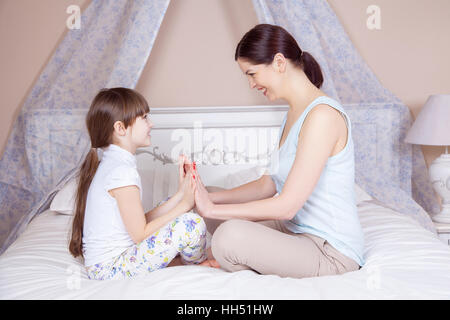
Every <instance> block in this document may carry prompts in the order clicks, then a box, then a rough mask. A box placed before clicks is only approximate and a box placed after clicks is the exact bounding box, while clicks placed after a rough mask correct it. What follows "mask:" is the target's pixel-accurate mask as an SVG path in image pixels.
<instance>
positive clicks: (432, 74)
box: [0, 0, 450, 165]
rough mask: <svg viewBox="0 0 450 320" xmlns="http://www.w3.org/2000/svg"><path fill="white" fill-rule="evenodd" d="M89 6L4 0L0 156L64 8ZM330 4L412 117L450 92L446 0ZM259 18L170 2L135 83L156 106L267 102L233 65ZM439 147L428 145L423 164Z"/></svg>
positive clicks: (247, 9)
mask: <svg viewBox="0 0 450 320" xmlns="http://www.w3.org/2000/svg"><path fill="white" fill-rule="evenodd" d="M89 3H90V0H40V1H34V0H2V1H0V41H1V48H2V49H1V50H0V70H2V72H1V73H0V93H1V97H2V102H1V105H0V108H1V117H0V151H1V154H3V150H4V147H5V144H6V141H7V137H8V135H9V133H10V131H11V129H12V125H13V123H14V120H15V118H16V117H17V115H18V112H19V110H20V107H21V106H22V104H23V102H24V100H25V98H26V96H27V95H28V93H29V91H30V90H31V88H32V86H33V83H34V82H35V80H36V79H37V77H38V75H39V74H40V72H41V71H42V69H43V68H44V66H45V65H46V63H47V62H48V59H49V58H50V57H51V55H52V53H53V51H54V50H55V48H56V47H57V45H58V43H59V42H60V41H61V39H62V38H63V36H64V34H65V33H66V31H67V29H66V24H65V22H66V19H67V17H68V14H67V13H66V8H67V7H68V6H69V5H71V4H75V5H79V6H80V7H81V9H82V10H83V9H84V8H86V7H87V6H88V5H89ZM328 3H329V4H330V5H331V7H332V8H333V9H334V10H335V12H336V14H337V16H338V17H339V19H340V21H341V23H342V24H343V26H344V28H345V30H346V31H347V32H348V34H349V36H350V38H351V40H352V41H353V43H354V45H355V46H356V48H357V49H358V50H359V52H360V53H361V55H362V56H363V58H364V59H365V60H366V62H367V63H368V65H369V66H370V67H371V69H372V70H373V71H374V72H375V74H376V75H377V77H378V78H379V79H380V81H381V82H382V83H383V84H384V86H385V87H387V88H388V89H389V90H391V91H392V92H393V93H394V94H396V95H397V96H398V97H399V98H400V99H401V100H402V101H403V102H404V103H405V104H406V105H407V106H408V107H409V108H410V110H411V112H412V113H413V116H414V117H415V116H416V115H417V114H418V112H419V111H420V109H421V107H422V105H423V103H424V102H425V101H426V99H427V98H428V96H429V95H430V94H435V93H450V77H448V72H445V71H446V70H450V60H449V59H448V57H449V56H450V41H448V30H450V20H449V19H448V12H450V1H448V0H433V1H426V0H395V1H392V0H376V1H372V0H328ZM372 4H375V5H377V6H379V7H380V10H381V29H380V30H369V29H368V28H367V26H366V20H367V18H368V16H369V15H368V14H366V9H367V7H368V6H369V5H372ZM257 23H258V21H257V18H256V14H255V12H254V10H253V5H252V2H251V0H214V1H211V0H172V1H171V2H170V5H169V8H168V10H167V14H166V17H165V19H164V20H163V23H162V26H161V29H160V32H159V34H158V37H157V39H156V42H155V45H154V48H153V51H152V53H151V55H150V57H149V60H148V63H147V66H146V68H145V69H144V71H143V74H142V77H141V79H140V81H139V83H138V85H137V89H138V90H140V91H141V92H142V93H143V94H144V95H145V97H146V98H147V99H148V101H149V103H150V105H151V106H153V107H169V106H206V105H265V104H269V103H268V101H267V100H266V99H265V97H264V96H263V95H262V94H261V93H257V92H256V91H255V90H253V91H251V90H249V87H248V83H247V80H246V78H245V77H244V76H243V75H242V73H241V71H240V69H239V67H238V66H237V64H236V63H235V62H234V50H235V46H236V44H237V42H238V41H239V40H240V38H241V37H242V35H243V34H244V33H245V32H246V31H247V30H249V29H250V28H251V27H253V26H254V25H255V24H257ZM300 45H301V44H300ZM180 53H182V54H180ZM275 104H283V101H277V102H275ZM443 150H444V149H443V148H442V147H423V151H424V155H425V160H426V162H427V164H428V165H429V163H431V161H432V160H434V159H435V158H436V157H437V156H439V155H440V154H441V153H442V152H443Z"/></svg>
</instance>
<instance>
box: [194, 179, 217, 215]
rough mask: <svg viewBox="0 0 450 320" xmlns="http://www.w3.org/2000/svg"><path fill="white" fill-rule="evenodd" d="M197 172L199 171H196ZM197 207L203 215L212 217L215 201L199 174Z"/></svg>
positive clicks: (198, 211) (196, 194)
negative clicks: (210, 196) (212, 199)
mask: <svg viewBox="0 0 450 320" xmlns="http://www.w3.org/2000/svg"><path fill="white" fill-rule="evenodd" d="M196 173H197V172H196ZM195 181H196V190H195V207H196V209H197V213H198V214H199V215H201V216H202V217H207V218H212V216H211V214H212V209H213V208H214V203H213V202H212V201H211V199H210V198H209V195H208V190H206V188H205V186H204V185H203V182H202V180H201V178H200V175H199V174H196V178H195Z"/></svg>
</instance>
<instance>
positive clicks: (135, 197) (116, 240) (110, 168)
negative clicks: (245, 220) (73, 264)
mask: <svg viewBox="0 0 450 320" xmlns="http://www.w3.org/2000/svg"><path fill="white" fill-rule="evenodd" d="M148 113H149V107H148V105H147V102H146V100H145V98H144V97H143V96H142V95H141V94H139V93H138V92H136V91H134V90H132V89H127V88H111V89H102V90H101V91H100V92H99V93H98V94H97V96H96V97H95V98H94V100H93V102H92V104H91V106H90V109H89V112H88V113H87V116H86V125H87V128H88V131H89V136H90V139H91V145H92V149H91V150H90V151H89V153H88V154H87V156H86V159H85V160H84V163H83V164H82V166H81V169H80V172H79V184H78V191H77V197H76V212H75V216H74V220H73V226H72V238H71V241H70V245H69V251H70V253H71V254H72V255H73V256H74V257H78V256H82V257H83V258H84V264H85V266H86V269H87V272H88V276H89V278H90V279H98V280H105V279H120V278H127V277H133V276H136V275H140V274H144V273H147V272H151V271H154V270H157V269H161V268H164V267H166V266H168V265H169V263H171V261H172V260H174V258H175V257H176V256H177V255H178V253H180V256H181V261H177V263H175V262H176V259H175V260H174V261H173V264H180V262H181V263H183V264H200V263H201V262H203V261H204V260H205V259H206V257H207V254H206V250H205V248H206V226H205V223H204V221H203V219H202V218H201V217H200V216H199V215H197V214H195V213H192V212H188V211H190V210H191V209H192V208H193V206H194V191H195V180H194V176H193V175H194V174H195V171H194V170H193V169H189V170H188V171H187V172H184V170H183V166H184V163H185V162H187V161H186V159H185V157H184V156H183V157H180V163H179V172H180V177H179V188H178V191H177V193H176V194H175V195H174V196H173V197H171V198H169V199H168V200H167V201H165V202H164V203H162V204H160V205H159V206H157V207H156V208H154V209H153V210H151V211H149V212H147V213H145V212H144V209H143V207H142V202H141V198H142V186H141V180H140V177H139V174H138V171H137V168H136V157H135V152H136V149H137V148H139V147H146V146H149V145H150V130H151V127H152V123H151V122H150V119H148V118H147V117H148V116H147V114H148ZM97 148H101V149H102V150H103V155H102V159H101V161H99V160H98V158H97V150H96V149H97ZM181 160H183V161H181ZM178 260H179V259H178ZM203 265H209V263H207V262H205V263H204V264H203Z"/></svg>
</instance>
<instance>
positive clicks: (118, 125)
mask: <svg viewBox="0 0 450 320" xmlns="http://www.w3.org/2000/svg"><path fill="white" fill-rule="evenodd" d="M113 127H114V132H115V133H116V134H118V135H119V136H124V135H126V133H127V129H125V125H124V124H123V122H122V121H116V122H114V125H113Z"/></svg>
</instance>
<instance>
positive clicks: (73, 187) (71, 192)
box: [50, 178, 78, 215]
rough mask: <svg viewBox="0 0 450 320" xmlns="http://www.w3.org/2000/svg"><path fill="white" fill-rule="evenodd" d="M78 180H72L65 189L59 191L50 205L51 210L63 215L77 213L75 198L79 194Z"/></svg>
mask: <svg viewBox="0 0 450 320" xmlns="http://www.w3.org/2000/svg"><path fill="white" fill-rule="evenodd" d="M77 187H78V180H77V178H72V179H70V180H69V181H68V182H67V183H66V184H65V185H64V187H63V188H62V189H61V190H59V191H58V192H57V193H56V195H55V197H54V198H53V200H52V203H50V210H52V211H56V212H59V213H62V214H69V215H72V214H74V213H75V196H76V193H77Z"/></svg>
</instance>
